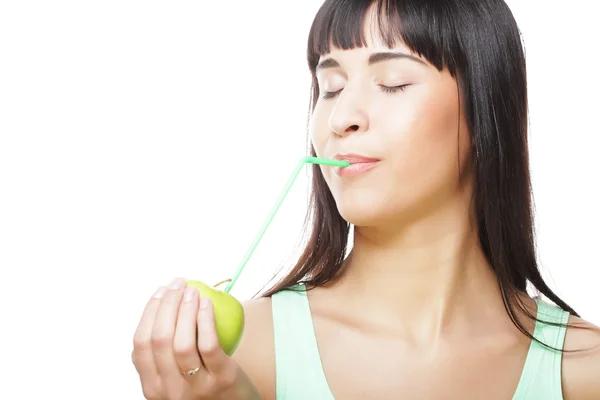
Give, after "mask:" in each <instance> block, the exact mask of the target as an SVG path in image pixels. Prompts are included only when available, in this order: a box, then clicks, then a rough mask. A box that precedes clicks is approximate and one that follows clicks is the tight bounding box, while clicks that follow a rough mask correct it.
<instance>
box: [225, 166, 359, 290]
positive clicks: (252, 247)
mask: <svg viewBox="0 0 600 400" xmlns="http://www.w3.org/2000/svg"><path fill="white" fill-rule="evenodd" d="M306 163H311V164H323V165H330V166H333V167H347V166H349V165H350V163H349V162H348V161H339V160H331V159H328V158H319V157H310V156H306V157H302V159H300V161H299V162H298V164H297V165H296V168H295V169H294V171H293V172H292V175H291V176H290V178H289V179H288V181H287V183H286V185H285V187H284V188H283V191H282V192H281V194H280V195H279V198H278V199H277V201H276V202H275V205H274V206H273V208H272V209H271V212H270V213H269V215H268V216H267V219H266V220H265V222H264V223H263V225H262V227H261V228H260V230H259V231H258V235H256V237H255V238H254V242H253V243H252V244H251V245H250V248H249V249H248V251H247V252H246V255H245V256H244V258H243V259H242V262H241V263H240V265H239V266H238V268H237V270H236V271H235V274H233V278H231V280H230V281H229V283H228V284H227V287H225V292H226V293H229V291H230V290H231V289H232V288H233V285H235V282H236V281H237V279H238V277H239V276H240V274H241V273H242V270H243V269H244V267H245V266H246V264H247V263H248V260H249V259H250V256H252V253H253V252H254V250H255V249H256V246H258V243H259V242H260V241H261V239H262V237H263V235H264V234H265V231H266V230H267V228H268V227H269V224H270V223H271V221H272V220H273V218H274V217H275V214H277V211H278V210H279V206H281V203H283V199H284V198H285V196H286V195H287V194H288V192H289V191H290V188H291V187H292V185H293V184H294V181H295V180H296V177H297V176H298V174H299V173H300V171H301V170H302V167H304V164H306Z"/></svg>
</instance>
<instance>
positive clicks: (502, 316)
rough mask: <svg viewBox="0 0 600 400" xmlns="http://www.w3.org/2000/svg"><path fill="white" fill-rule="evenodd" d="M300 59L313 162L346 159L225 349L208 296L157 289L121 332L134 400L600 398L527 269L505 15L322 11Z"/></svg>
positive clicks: (582, 339) (473, 7) (355, 6)
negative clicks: (229, 350) (133, 374)
mask: <svg viewBox="0 0 600 400" xmlns="http://www.w3.org/2000/svg"><path fill="white" fill-rule="evenodd" d="M308 63H309V67H310V71H311V73H312V76H313V98H312V104H311V107H312V108H311V109H312V114H311V124H310V139H311V144H312V146H311V154H312V155H316V156H319V157H326V158H339V159H346V160H349V161H350V162H351V163H352V164H355V163H356V164H358V165H354V166H350V167H347V168H346V169H339V168H338V169H336V168H331V167H327V166H318V165H314V166H313V181H312V194H311V200H312V207H311V211H312V214H311V217H312V218H311V219H310V222H311V225H310V229H311V235H310V240H309V241H308V244H307V246H306V249H305V251H304V253H303V255H302V256H301V257H300V260H299V261H298V263H297V264H296V266H295V268H293V270H292V271H291V273H289V274H288V275H287V276H285V278H284V279H283V280H281V281H280V282H278V283H277V284H276V285H275V286H274V287H271V288H270V289H269V290H267V291H266V292H265V293H264V294H263V295H262V296H261V297H260V298H258V299H254V300H251V301H248V302H247V303H246V304H245V312H246V329H245V333H244V336H243V339H242V342H241V343H240V346H239V348H238V349H237V351H236V352H235V353H234V354H233V356H232V357H231V358H230V357H227V356H226V355H225V353H224V352H223V351H222V349H221V348H220V347H219V346H218V342H217V339H216V334H215V330H214V322H213V319H212V307H211V305H210V302H209V301H208V300H207V299H198V298H197V295H196V294H195V290H193V289H192V290H190V289H187V290H184V286H185V284H184V282H183V281H182V280H181V279H177V280H175V281H174V282H173V284H172V285H171V287H170V288H161V289H160V290H159V292H158V293H157V295H156V296H155V297H154V298H153V299H152V300H150V302H149V303H148V306H147V307H146V310H145V312H144V315H143V316H142V319H141V321H140V325H139V328H138V330H137V331H136V334H135V346H134V352H133V360H134V364H135V366H136V368H137V370H138V372H139V374H140V377H141V381H142V387H143V389H144V393H145V395H146V398H148V399H217V398H218V399H259V398H264V399H275V398H277V399H284V398H286V399H303V400H304V399H306V400H308V399H314V400H321V399H334V398H336V399H486V400H489V399H543V400H550V399H563V398H564V399H578V400H580V399H596V400H597V399H600V348H599V347H598V345H599V344H600V333H599V330H598V328H597V327H595V326H593V325H592V324H590V323H588V322H585V321H583V320H582V319H580V318H579V317H578V314H577V313H576V312H575V311H574V310H573V309H572V308H571V307H570V306H569V305H568V304H567V303H565V301H563V300H562V299H561V298H559V297H558V296H557V295H556V294H555V293H553V292H552V290H551V289H550V288H549V287H548V286H547V285H546V283H545V282H544V280H543V279H542V277H541V275H540V273H539V271H538V267H537V265H536V255H535V251H534V250H535V249H534V241H533V227H532V209H531V198H530V189H531V187H530V178H529V170H528V153H527V136H526V134H527V91H526V69H525V58H524V54H523V49H522V45H521V40H520V35H519V31H518V28H517V26H516V23H515V21H514V19H513V16H512V14H511V12H510V11H509V8H508V7H507V6H506V4H505V3H504V2H503V1H502V0H448V1H439V0H436V1H434V0H396V1H374V2H373V1H369V0H363V1H358V0H354V1H350V0H327V1H325V3H324V4H323V6H322V7H321V9H320V10H319V12H318V14H317V16H316V18H315V20H314V23H313V26H312V29H311V32H310V36H309V42H308ZM348 154H357V155H358V156H351V155H348ZM361 171H362V172H361ZM358 172H361V173H358ZM350 225H352V226H353V227H354V231H353V233H354V234H353V243H352V244H353V246H352V250H351V251H350V252H349V254H346V253H347V252H346V247H347V245H348V239H349V233H351V231H350V230H349V226H350ZM528 285H529V286H530V288H531V289H534V290H535V291H536V292H538V293H541V294H543V295H544V296H545V297H546V298H547V299H549V300H550V301H547V300H542V299H541V298H539V297H534V298H532V297H530V296H529V295H528V294H527V289H528ZM552 303H554V304H555V305H556V306H555V305H554V304H552ZM196 322H197V326H198V338H197V342H196ZM567 325H568V326H567ZM532 338H533V340H532ZM563 350H564V351H563ZM188 370H191V371H192V373H190V374H185V373H184V372H185V371H188ZM194 372H195V373H194Z"/></svg>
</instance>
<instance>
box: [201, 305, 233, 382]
mask: <svg viewBox="0 0 600 400" xmlns="http://www.w3.org/2000/svg"><path fill="white" fill-rule="evenodd" d="M198 351H199V352H200V356H201V357H202V361H203V363H204V366H205V367H206V369H207V370H208V372H210V373H212V374H218V373H220V372H221V371H223V370H224V369H225V366H226V365H227V364H228V363H229V357H228V356H227V354H226V353H225V351H223V349H222V348H221V344H220V343H219V337H218V336H217V328H216V326H215V313H214V309H213V305H212V301H211V300H210V298H208V297H201V298H200V307H199V309H198Z"/></svg>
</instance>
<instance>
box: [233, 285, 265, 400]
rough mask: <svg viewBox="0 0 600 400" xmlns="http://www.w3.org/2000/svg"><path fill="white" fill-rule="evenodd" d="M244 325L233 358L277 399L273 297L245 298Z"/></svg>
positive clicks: (258, 385)
mask: <svg viewBox="0 0 600 400" xmlns="http://www.w3.org/2000/svg"><path fill="white" fill-rule="evenodd" d="M243 306H244V314H245V327H244V333H243V335H242V339H241V342H240V344H239V346H238V348H237V350H236V351H235V353H233V355H232V358H233V359H234V360H235V361H236V362H237V363H238V364H239V365H240V366H241V367H242V369H243V370H244V372H246V374H248V376H249V377H250V378H251V379H252V381H253V382H254V384H255V385H256V386H257V387H258V389H259V390H260V392H261V393H262V394H263V398H264V399H265V400H271V399H275V345H274V343H275V341H274V336H273V313H272V311H271V298H270V297H264V298H259V299H254V300H247V301H245V302H243Z"/></svg>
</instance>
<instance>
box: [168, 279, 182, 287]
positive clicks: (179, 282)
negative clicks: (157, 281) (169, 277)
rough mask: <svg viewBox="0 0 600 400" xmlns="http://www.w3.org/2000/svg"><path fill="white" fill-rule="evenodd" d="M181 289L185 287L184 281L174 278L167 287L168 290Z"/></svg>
mask: <svg viewBox="0 0 600 400" xmlns="http://www.w3.org/2000/svg"><path fill="white" fill-rule="evenodd" d="M183 287H185V281H184V280H183V279H181V278H176V279H175V280H173V282H171V284H170V285H169V289H181V288H183Z"/></svg>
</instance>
